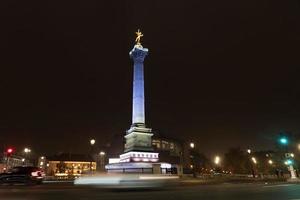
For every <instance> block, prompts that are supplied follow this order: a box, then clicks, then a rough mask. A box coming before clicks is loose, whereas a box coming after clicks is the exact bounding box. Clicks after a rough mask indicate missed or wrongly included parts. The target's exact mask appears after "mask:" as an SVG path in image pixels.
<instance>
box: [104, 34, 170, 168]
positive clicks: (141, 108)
mask: <svg viewBox="0 0 300 200" xmlns="http://www.w3.org/2000/svg"><path fill="white" fill-rule="evenodd" d="M136 35H137V37H136V40H135V42H136V44H135V45H134V47H133V49H132V50H131V51H130V52H129V55H130V58H131V59H132V60H133V62H134V65H133V101H132V125H131V127H130V128H129V130H127V132H126V135H125V140H126V143H125V148H124V153H123V154H121V155H120V158H116V159H110V161H109V164H108V165H106V169H107V170H108V171H120V170H122V171H123V172H127V171H128V172H129V171H134V170H135V171H137V172H138V171H139V172H147V170H151V171H152V172H155V171H158V170H159V169H160V168H168V166H169V165H168V164H167V163H158V161H159V159H158V153H155V152H153V148H152V139H151V137H152V135H153V133H152V130H151V128H147V127H146V124H145V96H144V59H145V57H146V56H147V55H148V49H147V48H144V47H143V46H142V45H141V37H142V36H143V34H142V33H141V32H140V30H138V31H137V32H136ZM157 168H158V169H157ZM141 170H142V171H141ZM145 170H146V171H145ZM159 171H160V170H159Z"/></svg>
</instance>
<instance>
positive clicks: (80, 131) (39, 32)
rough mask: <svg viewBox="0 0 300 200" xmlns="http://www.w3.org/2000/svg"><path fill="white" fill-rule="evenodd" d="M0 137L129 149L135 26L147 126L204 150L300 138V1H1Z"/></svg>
mask: <svg viewBox="0 0 300 200" xmlns="http://www.w3.org/2000/svg"><path fill="white" fill-rule="evenodd" d="M0 13H1V14H0V15H1V16H0V26H1V29H0V48H1V56H0V69H1V72H0V83H1V84H0V92H1V95H0V144H1V145H2V146H3V145H13V146H15V147H16V148H19V149H20V148H23V147H25V146H29V147H31V148H32V149H33V151H35V152H39V153H47V154H51V153H56V152H59V151H65V152H86V151H88V146H89V139H90V138H95V139H96V141H97V144H98V145H101V146H107V145H108V144H110V145H111V147H110V148H109V150H110V151H111V152H121V151H122V146H121V145H122V139H123V135H124V134H125V131H126V130H127V129H128V128H129V127H130V124H131V95H132V73H133V71H132V70H133V68H132V61H131V60H130V58H129V55H128V53H129V51H130V50H131V49H132V47H133V45H134V39H135V34H134V32H135V31H136V30H137V29H138V28H140V29H141V31H142V32H143V33H144V37H143V39H142V44H143V46H144V47H146V48H149V51H150V53H149V56H148V57H147V58H146V60H145V88H146V91H145V95H146V122H147V126H149V127H152V128H153V129H155V130H157V131H159V132H160V133H161V134H163V135H165V136H167V137H172V138H179V139H185V140H186V141H190V140H192V141H195V142H196V145H197V146H198V147H199V150H200V151H202V152H205V153H207V154H211V153H215V152H224V151H225V150H227V149H228V148H229V147H237V146H241V147H242V148H246V147H251V148H253V149H254V148H256V149H269V148H272V147H273V146H274V142H275V141H274V140H275V137H276V134H278V133H279V131H282V130H285V131H291V132H293V133H294V134H296V135H297V134H299V133H300V106H299V101H300V78H299V77H300V74H299V72H300V70H299V67H300V56H299V49H300V1H299V0H285V1H282V0H243V1H241V0H229V1H224V0H185V1H183V0H181V1H179V0H172V1H171V0H163V1H162V0H151V1H141V0H140V1H135V0H130V1H129V0H122V1H120V0H109V1H99V0H85V1H78V0H76V1H75V0H74V1H61V0H60V1H53V0H51V1H46V0H44V1H21V0H20V1H7V0H6V1H1V3H0Z"/></svg>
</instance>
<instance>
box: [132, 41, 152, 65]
mask: <svg viewBox="0 0 300 200" xmlns="http://www.w3.org/2000/svg"><path fill="white" fill-rule="evenodd" d="M148 52H149V50H148V49H147V48H143V47H142V45H135V46H134V47H133V49H132V50H131V51H130V52H129V56H130V58H132V59H133V61H134V62H144V59H145V57H146V56H147V55H148Z"/></svg>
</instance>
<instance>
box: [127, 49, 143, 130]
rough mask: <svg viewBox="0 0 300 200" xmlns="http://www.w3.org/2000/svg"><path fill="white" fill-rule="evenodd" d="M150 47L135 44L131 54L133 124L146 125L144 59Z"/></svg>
mask: <svg viewBox="0 0 300 200" xmlns="http://www.w3.org/2000/svg"><path fill="white" fill-rule="evenodd" d="M147 54H148V49H146V48H143V47H142V46H141V45H135V46H134V48H133V49H132V50H131V51H130V53H129V55H130V57H131V58H132V59H133V62H134V65H133V68H134V69H133V99H132V100H133V101H132V126H138V127H145V95H144V59H145V57H146V56H147Z"/></svg>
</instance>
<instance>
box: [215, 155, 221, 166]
mask: <svg viewBox="0 0 300 200" xmlns="http://www.w3.org/2000/svg"><path fill="white" fill-rule="evenodd" d="M220 161H221V159H220V157H219V156H216V157H215V164H216V165H219V164H220Z"/></svg>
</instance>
